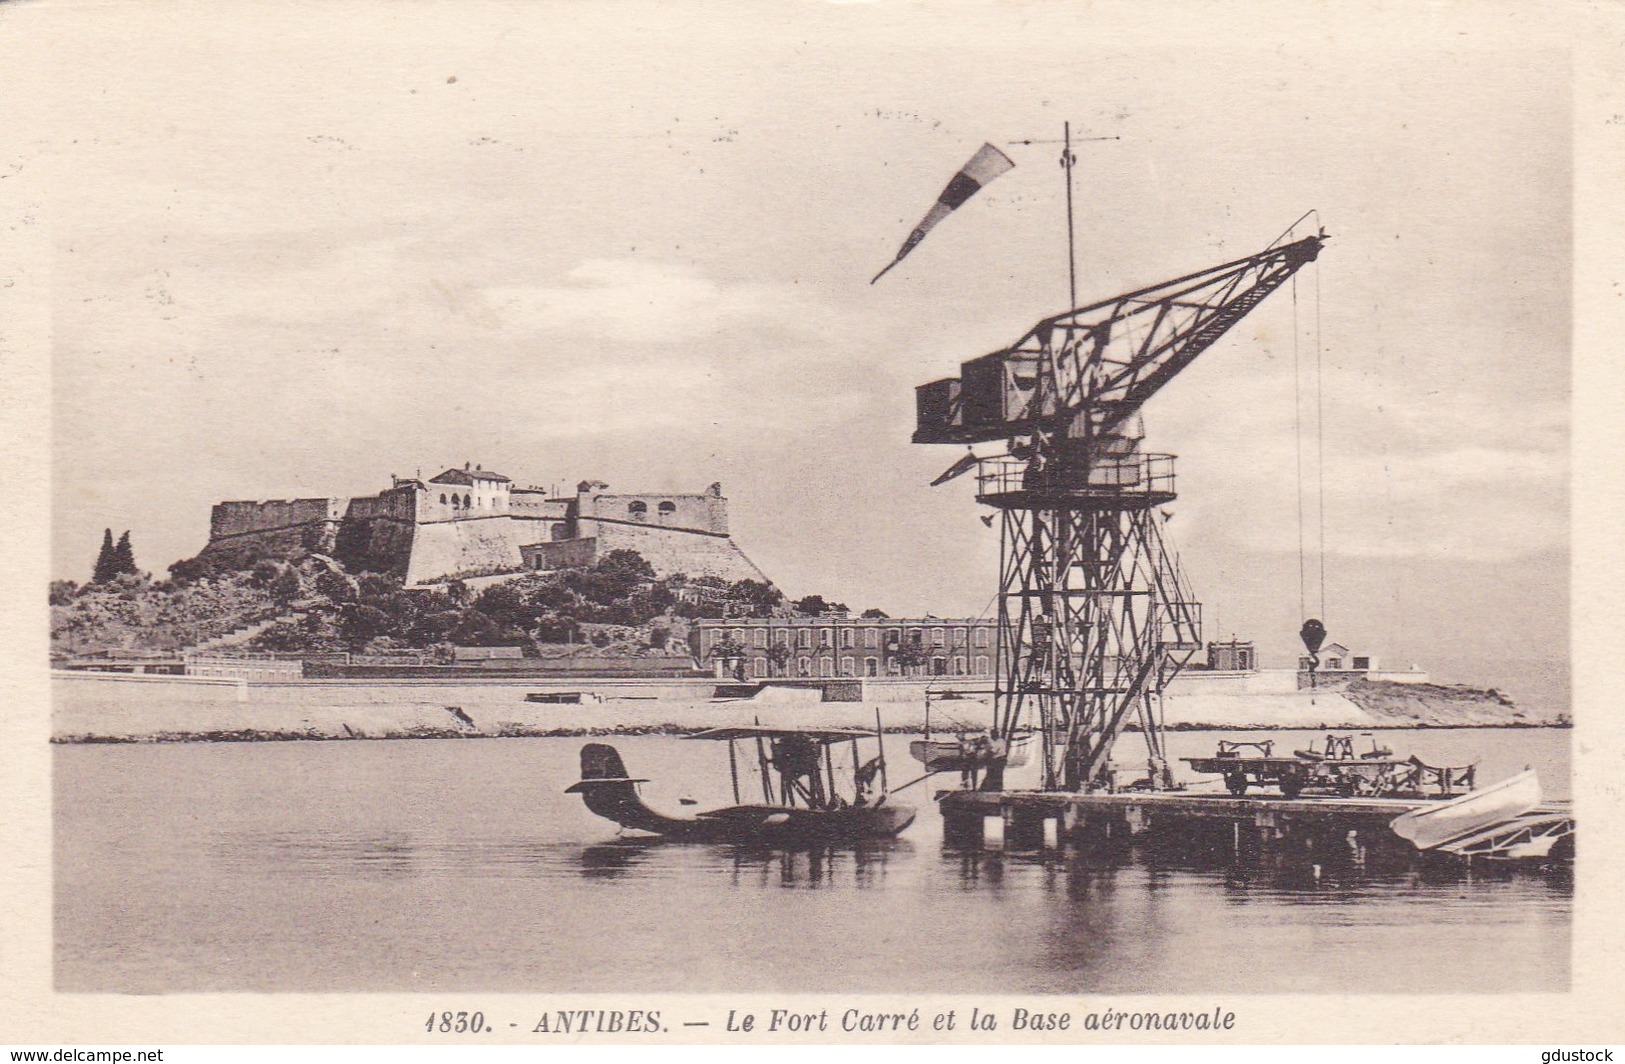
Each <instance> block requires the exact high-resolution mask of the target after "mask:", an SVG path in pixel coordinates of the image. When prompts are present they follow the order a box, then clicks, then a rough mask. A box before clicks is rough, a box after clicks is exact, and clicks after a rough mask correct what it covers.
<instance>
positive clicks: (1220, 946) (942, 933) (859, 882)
mask: <svg viewBox="0 0 1625 1064" xmlns="http://www.w3.org/2000/svg"><path fill="white" fill-rule="evenodd" d="M1378 735H1379V737H1380V738H1382V739H1383V740H1384V742H1385V743H1386V744H1387V745H1388V746H1391V747H1392V748H1393V749H1394V750H1396V751H1398V752H1399V753H1400V754H1401V755H1404V754H1408V753H1412V752H1414V753H1417V754H1419V755H1420V756H1422V757H1423V758H1424V759H1426V760H1429V761H1432V762H1434V763H1462V762H1465V761H1468V760H1472V759H1473V758H1475V757H1476V758H1478V759H1479V762H1480V771H1481V772H1482V773H1483V775H1482V776H1481V779H1485V780H1494V779H1498V778H1500V777H1501V776H1504V775H1507V774H1509V773H1511V772H1512V771H1515V770H1517V769H1519V768H1522V767H1523V766H1524V765H1525V764H1533V765H1535V766H1536V767H1537V768H1538V769H1540V773H1541V777H1542V780H1543V782H1544V783H1545V785H1546V790H1547V793H1548V794H1549V795H1552V796H1554V797H1561V796H1566V794H1567V788H1568V766H1569V753H1568V750H1569V735H1570V733H1569V732H1567V731H1546V730H1529V731H1490V730H1470V731H1426V732H1393V733H1378ZM1229 737H1231V738H1240V737H1241V736H1236V735H1231V736H1229ZM1273 737H1274V738H1276V740H1277V742H1278V743H1279V744H1280V746H1281V747H1282V748H1286V749H1290V748H1292V747H1293V746H1294V745H1297V746H1301V745H1304V744H1305V743H1306V742H1307V741H1308V740H1309V739H1310V738H1315V737H1318V736H1313V735H1311V734H1310V733H1291V732H1287V733H1275V734H1274V736H1273ZM1170 738H1171V741H1172V744H1173V747H1174V749H1173V753H1174V754H1175V755H1176V756H1178V755H1186V754H1208V753H1211V752H1212V749H1213V743H1214V739H1215V738H1216V736H1214V735H1211V734H1205V733H1184V734H1178V735H1174V736H1171V737H1170ZM615 742H616V745H617V746H618V747H619V748H620V749H621V751H622V754H623V755H624V757H625V759H626V761H627V764H628V766H629V768H630V769H631V771H632V773H633V774H634V775H647V776H650V777H652V778H653V779H654V780H655V781H656V782H654V783H651V784H648V785H646V786H645V794H646V796H647V797H648V798H649V800H650V801H651V802H653V803H655V804H658V805H662V806H666V807H670V808H677V800H678V798H679V797H692V798H694V799H696V800H698V801H699V802H700V805H701V807H702V808H703V807H704V806H705V805H708V804H712V803H721V802H723V801H725V800H726V797H727V796H726V793H725V792H726V790H727V787H728V784H727V767H726V766H727V761H726V750H725V748H722V747H720V746H718V745H717V744H712V743H694V742H684V741H681V740H677V739H671V738H664V737H644V738H627V739H620V740H616V741H615ZM1125 742H1128V743H1130V744H1137V743H1138V740H1137V738H1135V737H1133V736H1130V737H1129V738H1128V739H1126V740H1125ZM1366 742H1367V740H1365V739H1363V738H1362V739H1361V740H1360V744H1361V749H1364V748H1365V744H1366ZM891 743H892V746H891V753H892V759H893V783H894V785H895V784H896V783H898V782H900V781H901V780H903V779H906V778H910V777H911V776H912V775H913V773H912V772H910V771H907V769H905V768H903V767H902V766H903V765H905V764H906V765H907V766H908V768H912V765H913V763H912V762H910V761H907V759H906V755H905V754H904V739H903V737H895V738H893V739H892V740H891ZM580 745H581V740H576V739H494V740H424V741H394V742H328V743H318V742H288V743H240V744H188V745H164V746H62V747H57V748H56V749H55V770H56V771H55V792H56V814H55V815H56V829H57V830H56V890H57V896H56V943H57V945H56V955H57V986H58V989H61V990H65V991H117V992H132V993H153V992H166V991H344V990H351V991H393V990H450V989H455V990H463V991H623V992H624V991H676V990H687V991H707V990H741V989H748V990H752V991H763V992H765V991H772V990H782V991H805V992H819V991H826V992H833V991H848V992H852V991H883V990H890V991H916V992H971V991H988V990H995V991H1001V992H1020V991H1038V992H1053V993H1062V992H1091V991H1098V992H1118V993H1136V992H1144V993H1150V992H1169V993H1179V992H1199V991H1218V990H1223V991H1228V992H1231V993H1251V992H1282V991H1296V992H1330V991H1365V992H1370V991H1381V992H1395V993H1398V992H1422V993H1428V992H1438V993H1443V992H1458V991H1497V992H1499V991H1519V990H1522V991H1552V990H1562V989H1565V988H1566V987H1567V985H1568V980H1569V943H1570V932H1569V928H1570V916H1571V910H1572V888H1571V885H1570V882H1569V880H1568V879H1567V877H1563V876H1556V875H1553V874H1541V873H1516V874H1509V873H1505V872H1488V873H1486V872H1477V871H1475V872H1474V873H1473V874H1472V875H1470V876H1469V875H1465V874H1461V873H1454V872H1439V871H1418V870H1407V871H1399V872H1393V871H1389V872H1378V871H1375V870H1373V871H1369V872H1363V871H1341V872H1339V871H1329V872H1327V873H1326V874H1324V875H1323V878H1321V879H1320V880H1318V881H1317V880H1316V879H1315V878H1314V877H1313V876H1312V875H1311V874H1310V873H1309V872H1308V870H1307V869H1303V868H1296V867H1281V866H1258V865H1243V866H1231V865H1229V864H1228V863H1223V862H1221V863H1216V864H1209V865H1207V866H1203V865H1201V864H1195V863H1189V862H1186V863H1184V864H1183V865H1168V864H1166V863H1148V861H1149V860H1150V859H1148V858H1145V857H1141V856H1133V857H1119V858H1107V857H1096V856H1080V855H1077V854H1073V853H1068V854H1065V855H1062V856H1050V857H1039V856H1023V855H1014V854H1006V855H999V854H980V853H976V854H964V853H960V852H956V851H953V850H948V849H945V848H944V846H943V844H942V831H941V821H940V819H939V818H938V816H937V813H936V811H935V809H934V808H931V807H930V803H929V794H928V793H925V792H926V790H927V787H926V786H920V787H915V788H912V789H911V790H909V791H907V792H905V793H904V794H903V795H899V796H898V797H897V798H895V799H894V800H896V801H905V800H906V801H909V802H910V803H911V804H914V805H916V806H918V807H920V816H919V819H918V820H917V821H916V822H915V824H914V826H913V827H911V828H910V829H909V830H908V832H906V833H905V834H904V835H903V837H902V838H900V839H898V840H896V841H894V842H892V843H890V844H886V845H874V846H870V847H866V848H861V849H853V848H845V849H837V850H833V851H825V852H822V853H794V854H791V853H771V852H742V851H740V850H738V849H735V848H732V847H726V846H705V845H684V844H670V843H659V842H655V843H647V842H642V843H640V842H632V841H630V840H624V839H617V838H616V835H615V827H614V825H612V824H610V823H609V822H607V821H603V820H600V819H598V818H596V817H594V816H592V815H591V814H590V813H588V812H587V811H586V810H585V808H583V807H582V805H581V803H580V801H579V800H578V799H577V798H576V797H575V796H573V795H566V794H563V793H561V792H562V791H563V789H564V787H565V786H567V785H568V784H569V783H571V782H573V781H574V780H575V779H576V778H577V775H578V772H577V761H576V757H577V751H578V750H579V748H580ZM1131 749H1132V747H1131ZM1374 980H1375V982H1374Z"/></svg>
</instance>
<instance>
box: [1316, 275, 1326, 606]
mask: <svg viewBox="0 0 1625 1064" xmlns="http://www.w3.org/2000/svg"><path fill="white" fill-rule="evenodd" d="M1324 353H1325V348H1324V347H1323V346H1322V345H1321V342H1320V267H1319V266H1318V265H1317V266H1316V267H1315V493H1316V496H1317V499H1316V510H1317V514H1316V517H1315V523H1316V524H1318V525H1319V526H1320V545H1319V549H1318V553H1319V555H1320V619H1321V620H1322V621H1324V620H1325V619H1326V399H1325V396H1326V391H1325V389H1324V388H1322V387H1321V383H1320V373H1321V364H1322V362H1323V355H1324Z"/></svg>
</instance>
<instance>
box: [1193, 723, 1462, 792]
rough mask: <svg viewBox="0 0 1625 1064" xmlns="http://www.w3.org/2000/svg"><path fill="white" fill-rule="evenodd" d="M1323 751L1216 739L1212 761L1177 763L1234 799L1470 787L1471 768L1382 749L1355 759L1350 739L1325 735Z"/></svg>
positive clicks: (1195, 759) (1200, 758) (1459, 790)
mask: <svg viewBox="0 0 1625 1064" xmlns="http://www.w3.org/2000/svg"><path fill="white" fill-rule="evenodd" d="M1326 748H1327V751H1328V752H1331V753H1332V754H1333V756H1329V757H1328V756H1326V755H1325V754H1322V753H1319V752H1317V751H1315V750H1314V749H1313V748H1312V747H1311V749H1309V750H1299V751H1295V752H1294V753H1293V754H1292V756H1291V757H1279V756H1276V755H1275V753H1274V749H1275V744H1274V742H1273V741H1271V740H1266V741H1263V742H1231V741H1228V740H1222V739H1221V740H1220V741H1219V749H1218V752H1217V753H1215V754H1214V755H1213V756H1212V757H1186V758H1181V759H1180V760H1182V761H1184V762H1186V763H1187V764H1189V765H1190V767H1191V771H1193V772H1200V773H1204V774H1212V775H1217V776H1222V777H1223V778H1224V785H1225V788H1226V789H1227V790H1229V792H1230V793H1231V794H1234V795H1237V796H1238V797H1239V796H1240V795H1244V794H1246V793H1247V791H1248V790H1249V789H1250V788H1253V787H1260V788H1263V787H1274V788H1276V789H1277V790H1278V791H1280V793H1281V795H1282V797H1285V798H1297V797H1299V796H1309V795H1328V796H1335V797H1339V798H1452V797H1454V796H1456V795H1458V794H1463V793H1466V792H1467V791H1470V790H1472V789H1473V777H1474V769H1475V766H1473V765H1466V766H1462V767H1446V768H1439V767H1435V766H1433V765H1429V764H1427V763H1425V762H1423V761H1422V760H1421V759H1420V758H1417V757H1414V756H1413V757H1408V758H1404V759H1398V758H1395V757H1394V756H1393V755H1392V753H1391V752H1390V751H1387V750H1373V751H1372V752H1371V753H1368V754H1363V755H1357V754H1355V753H1354V744H1353V737H1352V736H1327V743H1326ZM1249 750H1250V751H1252V752H1251V753H1248V752H1247V751H1249Z"/></svg>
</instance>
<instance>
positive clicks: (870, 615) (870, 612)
mask: <svg viewBox="0 0 1625 1064" xmlns="http://www.w3.org/2000/svg"><path fill="white" fill-rule="evenodd" d="M863 617H864V619H865V620H869V621H884V620H889V619H890V618H891V614H889V613H887V612H886V611H885V610H877V609H867V610H864V611H863Z"/></svg>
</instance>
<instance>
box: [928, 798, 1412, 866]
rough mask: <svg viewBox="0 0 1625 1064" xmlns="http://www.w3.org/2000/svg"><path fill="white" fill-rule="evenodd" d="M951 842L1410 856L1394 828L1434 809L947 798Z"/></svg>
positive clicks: (1304, 802) (1376, 801) (1320, 802)
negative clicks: (1407, 816)
mask: <svg viewBox="0 0 1625 1064" xmlns="http://www.w3.org/2000/svg"><path fill="white" fill-rule="evenodd" d="M938 801H939V806H940V808H941V811H942V817H943V833H944V837H945V838H947V839H948V840H949V841H951V842H954V843H957V844H960V845H968V846H983V847H989V848H1004V849H1013V850H1020V849H1048V848H1056V847H1059V846H1060V845H1062V843H1063V842H1065V841H1069V840H1070V841H1074V842H1079V843H1101V842H1115V843H1128V842H1147V843H1151V844H1160V843H1172V844H1174V845H1179V846H1182V847H1193V848H1204V849H1214V848H1224V849H1232V850H1234V851H1235V852H1237V853H1243V852H1246V853H1264V852H1290V853H1294V854H1306V855H1310V856H1313V857H1314V858H1315V859H1316V860H1319V859H1321V858H1323V857H1329V856H1332V855H1337V856H1350V855H1356V854H1357V855H1358V856H1359V858H1360V859H1362V860H1363V859H1364V857H1365V856H1366V855H1367V854H1368V853H1369V854H1374V855H1381V854H1388V855H1392V856H1396V857H1405V858H1410V857H1414V856H1415V854H1416V851H1415V849H1414V848H1413V847H1412V846H1411V844H1410V843H1408V842H1406V841H1405V840H1403V839H1401V838H1399V837H1398V836H1397V835H1395V834H1394V833H1393V832H1392V831H1391V830H1390V829H1389V824H1390V823H1391V822H1392V821H1393V819H1394V818H1395V817H1397V816H1399V815H1400V814H1401V813H1405V812H1408V811H1409V810H1412V809H1416V808H1418V807H1421V806H1426V805H1429V804H1431V803H1430V801H1429V800H1427V799H1415V798H1337V797H1323V798H1295V799H1289V798H1281V797H1275V796H1265V795H1260V796H1258V797H1232V796H1230V795H1224V794H1211V793H1201V792H1194V793H1193V792H1144V793H1140V792H1119V793H1115V794H1108V793H1097V794H1074V793H1070V792H1065V791H944V792H941V793H939V795H938Z"/></svg>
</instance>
